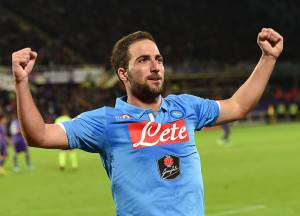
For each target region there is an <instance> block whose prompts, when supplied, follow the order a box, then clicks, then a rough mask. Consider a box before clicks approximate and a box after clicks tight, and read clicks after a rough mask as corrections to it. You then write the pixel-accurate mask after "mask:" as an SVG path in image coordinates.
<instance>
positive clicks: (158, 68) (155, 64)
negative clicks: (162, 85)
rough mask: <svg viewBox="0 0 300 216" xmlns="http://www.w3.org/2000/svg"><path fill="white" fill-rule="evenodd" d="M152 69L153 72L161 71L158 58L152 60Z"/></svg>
mask: <svg viewBox="0 0 300 216" xmlns="http://www.w3.org/2000/svg"><path fill="white" fill-rule="evenodd" d="M150 71H151V72H153V73H158V72H159V71H160V66H159V64H158V62H157V61H156V59H153V60H151V66H150Z"/></svg>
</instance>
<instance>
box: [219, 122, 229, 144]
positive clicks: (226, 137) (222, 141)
mask: <svg viewBox="0 0 300 216" xmlns="http://www.w3.org/2000/svg"><path fill="white" fill-rule="evenodd" d="M221 127H222V129H223V134H222V136H221V138H220V139H219V140H218V143H219V144H222V145H228V144H230V140H229V135H230V131H231V130H230V125H229V123H224V124H222V125H221Z"/></svg>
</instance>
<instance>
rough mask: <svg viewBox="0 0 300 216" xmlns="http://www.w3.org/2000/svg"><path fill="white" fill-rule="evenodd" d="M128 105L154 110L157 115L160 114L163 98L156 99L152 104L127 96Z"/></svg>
mask: <svg viewBox="0 0 300 216" xmlns="http://www.w3.org/2000/svg"><path fill="white" fill-rule="evenodd" d="M127 103H129V104H132V105H134V106H137V107H140V108H143V109H152V110H153V111H154V112H155V113H157V112H158V110H159V108H160V105H161V96H158V97H156V98H155V99H153V101H151V102H148V101H147V102H144V101H141V100H140V99H138V98H136V97H134V96H129V95H128V96H127Z"/></svg>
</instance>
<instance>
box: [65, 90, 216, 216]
mask: <svg viewBox="0 0 300 216" xmlns="http://www.w3.org/2000/svg"><path fill="white" fill-rule="evenodd" d="M125 100H126V97H123V98H118V99H117V100H116V105H115V107H114V108H111V107H102V108H99V109H96V110H93V111H89V112H85V113H82V114H81V115H79V116H78V117H77V118H75V119H73V120H72V121H67V122H64V123H62V124H63V126H64V129H65V131H66V133H67V136H68V143H69V147H70V148H80V149H82V150H85V151H88V152H97V153H99V154H100V155H101V159H102V162H103V165H104V168H105V170H106V171H107V174H108V176H109V178H110V180H111V190H112V194H113V198H114V202H115V206H116V211H117V215H119V216H129V215H130V216H141V215H145V216H160V215H180V216H185V215H186V216H202V215H204V194H203V183H202V174H201V165H200V156H199V154H198V151H197V147H196V145H195V139H194V132H195V130H200V129H201V128H202V127H204V126H211V125H213V124H214V123H215V122H216V119H217V118H218V116H219V106H218V103H217V102H216V101H213V100H208V99H203V98H199V97H196V96H191V95H186V94H185V95H169V96H168V97H166V98H164V99H162V104H161V107H160V109H159V110H158V112H157V113H154V112H153V110H151V109H142V108H139V107H136V106H133V105H131V104H129V103H127V102H125Z"/></svg>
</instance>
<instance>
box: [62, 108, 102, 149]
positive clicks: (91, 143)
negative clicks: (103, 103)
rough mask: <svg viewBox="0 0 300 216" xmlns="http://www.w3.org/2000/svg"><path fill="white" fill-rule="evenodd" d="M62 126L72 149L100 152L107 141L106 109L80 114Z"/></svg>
mask: <svg viewBox="0 0 300 216" xmlns="http://www.w3.org/2000/svg"><path fill="white" fill-rule="evenodd" d="M60 124H62V126H63V128H64V130H65V132H66V134H67V137H68V144H69V147H70V149H75V148H79V149H82V150H84V151H88V152H100V151H101V150H102V149H103V145H104V140H105V125H106V119H105V108H101V109H97V110H93V111H89V112H85V113H82V114H80V115H79V116H77V117H76V118H74V119H72V120H71V121H65V122H62V123H60Z"/></svg>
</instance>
